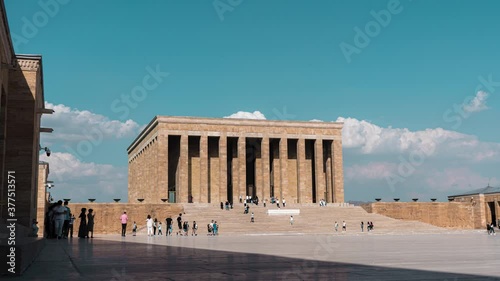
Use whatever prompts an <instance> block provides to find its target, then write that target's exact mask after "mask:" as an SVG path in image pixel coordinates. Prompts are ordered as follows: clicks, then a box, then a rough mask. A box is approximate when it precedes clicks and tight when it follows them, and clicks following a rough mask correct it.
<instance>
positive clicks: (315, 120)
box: [309, 119, 325, 122]
mask: <svg viewBox="0 0 500 281" xmlns="http://www.w3.org/2000/svg"><path fill="white" fill-rule="evenodd" d="M309 122H325V121H323V120H319V119H312V120H309Z"/></svg>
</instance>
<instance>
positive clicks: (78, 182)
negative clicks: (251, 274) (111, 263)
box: [6, 0, 500, 200]
mask: <svg viewBox="0 0 500 281" xmlns="http://www.w3.org/2000/svg"><path fill="white" fill-rule="evenodd" d="M41 3H42V4H41ZM43 3H45V4H43ZM231 3H232V4H238V5H234V6H231ZM47 7H49V8H47ZM217 7H218V8H219V11H218V10H217ZM6 8H7V13H8V18H9V24H10V29H11V33H12V36H13V37H14V42H15V48H16V52H17V53H28V54H32V53H36V54H42V55H43V60H44V83H45V98H46V101H47V102H49V103H50V104H51V105H50V106H56V108H59V109H60V110H59V111H60V112H64V114H58V115H57V116H56V115H54V116H51V117H44V121H43V122H45V123H44V124H45V125H47V126H52V127H54V129H55V132H54V134H53V135H52V136H49V137H44V140H43V141H44V142H45V143H46V144H48V145H50V146H51V148H52V150H53V151H54V153H59V154H55V155H54V156H57V157H59V158H57V157H56V158H49V159H48V160H49V162H51V161H53V162H54V163H53V169H52V172H53V173H54V176H58V179H59V183H60V185H59V186H60V187H61V188H60V189H56V191H54V194H55V195H57V196H61V197H63V196H68V194H75V195H74V196H73V198H79V199H81V200H85V199H86V198H90V197H87V196H91V194H92V193H97V191H96V190H97V189H103V190H106V191H107V193H106V192H104V194H105V195H102V196H103V198H105V199H103V200H109V199H110V198H115V197H116V196H119V197H121V198H125V197H126V191H124V190H125V189H126V188H125V187H126V166H127V156H126V147H127V146H128V145H129V144H130V142H131V141H132V140H133V138H134V137H135V135H136V134H137V132H138V131H139V128H141V127H142V126H143V125H144V124H147V123H148V122H149V121H150V120H151V119H152V118H153V116H154V115H189V116H206V117H223V116H229V115H231V114H233V113H236V112H238V111H246V112H254V111H260V112H262V113H263V114H264V115H265V116H266V118H268V119H282V118H285V119H296V120H311V119H319V120H324V121H335V120H337V119H338V118H339V117H342V118H350V119H348V120H349V121H348V122H346V126H347V125H348V126H349V128H351V131H352V132H351V133H350V134H349V136H346V134H345V135H344V145H345V149H344V159H345V163H344V167H345V170H346V183H345V185H346V186H345V189H346V197H347V198H346V199H348V200H356V199H359V200H373V198H375V197H387V198H392V197H394V196H398V197H401V198H411V197H413V196H421V197H422V198H428V197H438V198H440V199H442V200H445V195H447V194H450V193H455V192H460V191H462V190H467V189H475V188H479V187H482V186H484V185H485V184H486V183H487V180H488V179H489V178H492V180H491V181H492V182H494V183H495V181H497V179H499V178H500V175H499V174H498V171H499V170H500V169H498V168H499V161H498V160H497V159H498V158H499V157H498V156H500V149H499V145H500V131H499V130H495V125H496V120H499V119H500V111H499V110H498V108H499V106H500V101H499V99H498V98H497V96H498V95H499V93H500V83H499V82H500V69H499V68H498V63H496V62H498V61H500V52H498V50H499V49H500V39H499V38H498V36H496V34H497V33H498V30H500V22H499V21H498V17H497V13H496V11H498V10H499V8H500V3H499V2H498V1H481V2H480V3H478V2H476V1H401V2H400V3H399V4H398V3H397V2H395V1H387V0H386V1H368V0H366V1H331V0H329V1H290V0H287V1H285V0H282V1H279V0H274V1H261V0H254V1H247V0H242V1H237V0H233V1H228V0H220V1H153V0H150V1H141V2H139V1H134V2H130V3H128V2H127V3H126V4H124V3H123V2H122V1H94V0H88V1H83V2H82V1H74V0H73V1H71V0H42V1H40V2H38V1H30V2H25V1H14V0H6ZM224 8H226V10H225V11H224V12H221V11H222V10H220V9H224ZM373 14H378V15H382V16H381V18H382V19H383V21H384V20H385V22H383V25H384V26H382V24H380V23H377V24H375V25H374V22H377V20H376V18H375V17H376V16H375V17H374V15H373ZM387 14H389V15H390V20H389V19H388V18H387V17H384V15H387ZM44 19H46V21H45V22H44ZM374 26H378V29H376V27H374ZM33 27H34V28H33ZM367 27H368V33H370V32H371V34H372V35H373V36H370V35H364V36H368V38H369V42H368V43H367V44H364V45H363V46H361V45H359V44H358V45H356V42H357V41H356V38H357V36H358V37H359V34H358V33H357V32H356V30H357V29H358V28H359V30H362V31H363V33H364V34H366V33H367V31H366V28H367ZM370 27H371V28H372V29H371V31H370ZM373 28H375V29H373ZM358 43H359V42H358ZM365 43H366V42H365ZM342 44H344V46H345V44H348V45H350V46H352V47H353V48H357V53H353V54H351V55H350V56H346V55H345V54H344V52H343V51H342V49H341V46H342ZM147 69H159V70H160V71H161V72H168V73H169V75H168V77H164V78H162V79H161V81H157V82H158V83H156V85H155V87H154V88H153V89H151V90H149V91H148V92H147V96H146V97H145V98H144V100H141V101H140V102H137V105H136V107H135V108H132V107H128V109H129V112H128V113H127V114H124V111H117V110H116V108H117V105H118V106H120V105H122V106H123V104H124V103H122V102H121V101H120V100H121V96H122V95H129V96H130V95H131V92H132V91H133V89H134V87H137V86H141V85H142V84H143V79H144V77H145V76H147V75H148V73H149V72H148V70H147ZM484 81H490V82H486V83H485V82H484ZM496 81H499V82H496ZM481 91H482V92H481ZM113 104H115V107H113ZM57 106H59V107H57ZM113 108H115V109H113ZM456 108H459V109H460V108H462V109H466V110H465V112H466V113H467V115H463V116H461V115H459V114H458V113H457V112H456V111H455V109H456ZM285 113H286V114H285ZM127 120H130V121H129V122H128V123H126V122H127ZM363 120H365V121H366V122H362V121H363ZM71 121H76V122H71ZM75 124H78V125H75ZM96 126H104V127H105V128H106V130H104V131H105V133H104V134H103V135H102V136H101V137H102V140H101V139H100V138H101V137H99V139H100V140H99V141H95V140H94V143H93V144H92V146H91V149H88V150H83V149H81V151H84V152H85V153H78V145H80V146H81V147H80V148H82V147H83V144H82V141H85V140H87V141H88V140H89V135H90V138H92V133H90V134H85V133H82V132H85V131H90V132H91V130H92V128H95V127H96ZM377 128H378V129H377ZM390 128H392V129H390ZM438 128H442V129H443V130H444V132H441V131H439V130H438ZM403 129H407V131H408V132H409V133H405V131H404V130H403ZM456 134H458V135H456ZM94 138H95V136H94ZM375 140H383V143H377V142H375V143H376V145H375V146H374V147H372V148H369V147H371V146H370V145H372V146H373V143H374V141H375ZM408 143H409V145H408ZM429 143H431V144H429ZM389 144H394V146H393V147H391V145H389ZM432 144H435V145H437V148H436V150H435V151H433V153H431V154H429V155H428V156H427V157H426V159H425V161H423V162H424V163H423V164H421V165H413V166H418V167H415V168H416V169H415V171H414V172H413V173H411V175H409V176H404V177H403V178H404V181H403V182H398V184H396V186H393V187H391V186H390V184H388V180H387V177H384V178H380V176H378V177H377V176H376V175H371V174H370V171H379V172H378V173H377V174H379V175H380V174H381V175H389V176H388V177H389V178H391V176H390V175H393V174H396V175H401V173H400V172H399V171H398V165H400V164H401V160H400V157H403V158H404V157H409V155H410V154H411V153H412V152H415V151H420V150H419V149H421V148H422V147H428V146H429V145H430V146H433V145H432ZM393 148H394V149H393ZM396 148H397V149H396ZM72 157H75V158H72ZM52 159H53V160H52ZM57 161H59V162H57ZM65 161H73V162H75V161H77V163H78V165H82V166H81V167H85V169H88V176H87V177H83V176H82V175H78V172H77V171H76V170H75V169H76V167H80V166H78V165H77V166H74V168H75V169H73V170H72V169H71V168H68V166H71V165H69V164H68V162H65ZM59 167H60V169H59V170H64V173H61V172H59V175H57V173H58V172H57V169H56V168H59ZM81 167H80V168H81ZM63 168H64V169H63ZM85 169H84V170H85ZM96 170H100V171H101V172H96ZM103 171H106V173H104V172H103ZM109 174H115V175H120V176H118V178H120V179H121V181H116V180H112V179H113V177H111V178H110V176H109ZM464 175H466V176H464ZM462 177H463V178H462ZM90 178H92V179H90ZM485 179H486V180H485ZM56 181H57V180H56ZM497 183H498V182H497ZM469 186H470V187H471V188H469ZM94 197H95V196H94ZM65 198H66V197H65ZM82 198H83V199H82Z"/></svg>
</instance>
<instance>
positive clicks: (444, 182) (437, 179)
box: [425, 167, 500, 195]
mask: <svg viewBox="0 0 500 281" xmlns="http://www.w3.org/2000/svg"><path fill="white" fill-rule="evenodd" d="M425 182H426V184H427V185H428V187H429V188H431V189H434V190H436V191H441V192H443V191H445V192H448V193H450V192H451V193H460V192H464V191H471V190H474V189H479V188H483V187H486V186H487V185H488V182H489V183H490V185H492V186H496V185H498V184H499V183H500V181H499V180H498V179H497V178H495V177H493V178H487V177H483V176H481V175H480V174H478V173H476V172H474V171H472V170H471V169H469V168H467V167H459V168H445V169H443V170H439V171H432V172H431V171H429V173H428V174H427V179H426V181H425ZM449 195H452V194H449Z"/></svg>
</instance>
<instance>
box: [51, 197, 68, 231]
mask: <svg viewBox="0 0 500 281" xmlns="http://www.w3.org/2000/svg"><path fill="white" fill-rule="evenodd" d="M62 204H63V202H62V201H61V200H59V201H57V206H55V207H54V225H55V229H56V236H57V239H61V238H62V230H63V225H64V219H65V218H66V212H67V211H66V207H64V206H63V205H62Z"/></svg>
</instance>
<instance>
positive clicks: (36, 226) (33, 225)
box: [31, 219, 38, 237]
mask: <svg viewBox="0 0 500 281" xmlns="http://www.w3.org/2000/svg"><path fill="white" fill-rule="evenodd" d="M37 224H38V222H37V221H36V220H35V219H33V224H32V225H31V230H32V231H33V232H32V234H33V237H38V225H37Z"/></svg>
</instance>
